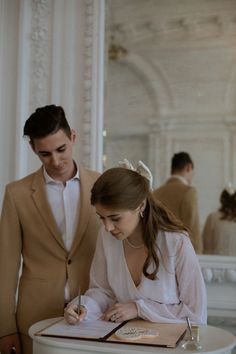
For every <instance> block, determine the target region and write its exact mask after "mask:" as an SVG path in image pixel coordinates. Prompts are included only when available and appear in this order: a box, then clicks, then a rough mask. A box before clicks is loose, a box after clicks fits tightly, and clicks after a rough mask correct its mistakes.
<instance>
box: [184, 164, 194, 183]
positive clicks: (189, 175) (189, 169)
mask: <svg viewBox="0 0 236 354" xmlns="http://www.w3.org/2000/svg"><path fill="white" fill-rule="evenodd" d="M193 176H194V171H193V165H192V164H188V165H187V168H186V175H185V177H186V179H187V181H188V183H189V185H191V184H192V180H193Z"/></svg>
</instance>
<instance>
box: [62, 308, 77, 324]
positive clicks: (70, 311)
mask: <svg viewBox="0 0 236 354" xmlns="http://www.w3.org/2000/svg"><path fill="white" fill-rule="evenodd" d="M64 318H65V320H66V321H67V322H68V323H69V324H76V323H77V322H78V321H79V319H80V318H79V315H78V309H77V306H76V305H74V304H69V305H67V307H66V308H65V310H64Z"/></svg>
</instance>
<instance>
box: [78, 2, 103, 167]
mask: <svg viewBox="0 0 236 354" xmlns="http://www.w3.org/2000/svg"><path fill="white" fill-rule="evenodd" d="M104 14H105V12H104V0H86V1H85V42H84V43H85V71H84V101H85V102H84V107H85V108H84V116H83V163H84V165H85V166H89V167H90V168H92V169H96V170H98V171H102V164H103V162H102V154H103V136H102V132H103V106H104V96H103V91H104V84H103V83H104V25H105V20H104Z"/></svg>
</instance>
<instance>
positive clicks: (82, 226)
mask: <svg viewBox="0 0 236 354" xmlns="http://www.w3.org/2000/svg"><path fill="white" fill-rule="evenodd" d="M79 174H80V212H79V223H78V225H77V229H76V233H75V237H74V241H73V244H72V247H71V251H70V254H71V255H72V254H73V253H74V252H75V251H76V250H77V249H78V247H79V244H80V243H81V241H82V239H83V238H84V236H85V231H86V228H87V225H88V222H89V219H90V214H91V212H92V210H93V209H92V208H93V207H92V206H91V204H90V195H91V188H92V185H93V183H94V180H93V179H92V178H91V175H90V174H89V172H88V171H87V170H86V169H84V168H83V167H81V166H80V167H79Z"/></svg>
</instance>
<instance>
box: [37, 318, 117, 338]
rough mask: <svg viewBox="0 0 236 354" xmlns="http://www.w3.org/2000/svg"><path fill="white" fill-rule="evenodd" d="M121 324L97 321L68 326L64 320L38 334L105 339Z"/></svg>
mask: <svg viewBox="0 0 236 354" xmlns="http://www.w3.org/2000/svg"><path fill="white" fill-rule="evenodd" d="M119 325H120V324H119V323H114V322H108V321H102V320H95V321H81V322H79V323H77V324H75V325H70V324H68V323H67V322H66V321H65V320H64V319H62V320H61V321H59V322H56V323H54V324H53V325H51V326H49V327H47V328H45V329H43V330H42V331H40V332H39V333H38V334H39V335H47V336H61V337H75V338H80V337H81V338H95V339H99V338H103V337H105V336H106V335H107V334H108V333H110V332H111V331H112V330H113V329H115V328H116V327H118V326H119Z"/></svg>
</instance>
